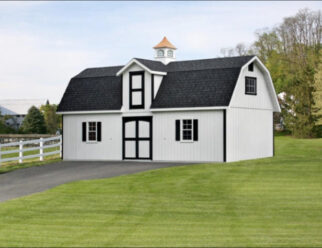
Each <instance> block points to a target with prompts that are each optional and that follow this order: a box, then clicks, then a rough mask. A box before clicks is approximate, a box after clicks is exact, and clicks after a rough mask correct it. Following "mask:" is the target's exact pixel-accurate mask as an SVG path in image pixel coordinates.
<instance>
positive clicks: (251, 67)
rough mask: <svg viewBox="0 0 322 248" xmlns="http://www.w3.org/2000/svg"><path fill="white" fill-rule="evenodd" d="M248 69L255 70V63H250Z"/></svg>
mask: <svg viewBox="0 0 322 248" xmlns="http://www.w3.org/2000/svg"><path fill="white" fill-rule="evenodd" d="M248 71H254V63H250V64H249V65H248Z"/></svg>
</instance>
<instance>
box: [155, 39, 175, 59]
mask: <svg viewBox="0 0 322 248" xmlns="http://www.w3.org/2000/svg"><path fill="white" fill-rule="evenodd" d="M153 48H154V50H155V56H154V58H155V60H157V61H161V62H162V63H163V64H165V65H167V64H168V63H170V62H172V61H175V60H176V54H175V50H176V49H177V48H176V47H175V46H174V45H172V44H171V43H170V41H168V39H167V37H164V38H163V39H162V41H161V42H160V43H159V44H157V45H156V46H154V47H153Z"/></svg>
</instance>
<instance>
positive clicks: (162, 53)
mask: <svg viewBox="0 0 322 248" xmlns="http://www.w3.org/2000/svg"><path fill="white" fill-rule="evenodd" d="M158 57H164V51H163V50H161V49H159V50H158Z"/></svg>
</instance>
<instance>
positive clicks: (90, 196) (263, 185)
mask: <svg viewBox="0 0 322 248" xmlns="http://www.w3.org/2000/svg"><path fill="white" fill-rule="evenodd" d="M0 246H6V247H7V246H33V247H34V246H46V247H48V246H55V247H57V246H73V247H75V246H82V247H84V246H88V247H95V246H101V247H102V246H104V247H105V246H112V247H127V246H131V247H133V246H140V247H153V246H155V247H241V246H242V247H245V246H248V247H322V139H315V140H298V139H292V138H288V137H278V138H277V139H276V157H274V158H269V159H260V160H253V161H244V162H237V163H229V164H200V165H192V166H191V165H190V166H179V167H172V168H166V169H159V170H153V171H148V172H144V173H139V174H133V175H128V176H121V177H116V178H111V179H101V180H88V181H80V182H74V183H69V184H65V185H61V186H59V187H56V188H54V189H51V190H48V191H46V192H43V193H38V194H35V195H31V196H28V197H23V198H19V199H15V200H11V201H8V202H5V203H0Z"/></svg>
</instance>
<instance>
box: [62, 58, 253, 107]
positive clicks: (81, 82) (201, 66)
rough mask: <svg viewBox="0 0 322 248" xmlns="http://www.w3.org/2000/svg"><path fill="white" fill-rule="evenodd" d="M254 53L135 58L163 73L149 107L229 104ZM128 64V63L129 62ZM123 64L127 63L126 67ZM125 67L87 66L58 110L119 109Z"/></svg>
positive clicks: (71, 85) (71, 86)
mask: <svg viewBox="0 0 322 248" xmlns="http://www.w3.org/2000/svg"><path fill="white" fill-rule="evenodd" d="M253 57H254V56H240V57H227V58H215V59H202V60H187V61H174V62H170V63H169V64H167V65H164V64H163V63H162V62H159V61H154V60H147V59H139V58H135V59H133V60H132V61H135V62H137V63H139V64H141V65H143V66H144V67H146V68H148V69H149V70H150V71H157V72H162V73H165V74H166V75H164V76H163V80H162V83H161V86H160V89H159V91H158V93H157V95H156V97H155V99H154V101H153V102H152V106H151V108H181V107H216V106H220V107H222V106H228V105H229V102H230V99H231V97H232V94H233V91H234V88H235V85H236V82H237V79H238V76H239V72H240V70H241V68H242V67H243V66H244V65H245V64H246V63H247V62H249V61H250V60H251V59H252V58H253ZM128 65H129V64H128ZM128 65H126V66H128ZM126 66H114V67H101V68H89V69H86V70H84V71H82V72H81V73H79V74H78V75H76V76H75V77H74V78H72V79H71V81H70V83H69V85H68V87H67V89H66V91H65V93H64V96H63V98H62V100H61V102H60V104H59V107H58V111H60V112H63V111H90V110H120V109H121V107H122V79H121V78H122V76H121V75H119V76H116V75H117V73H120V71H121V70H124V68H125V67H126Z"/></svg>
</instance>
